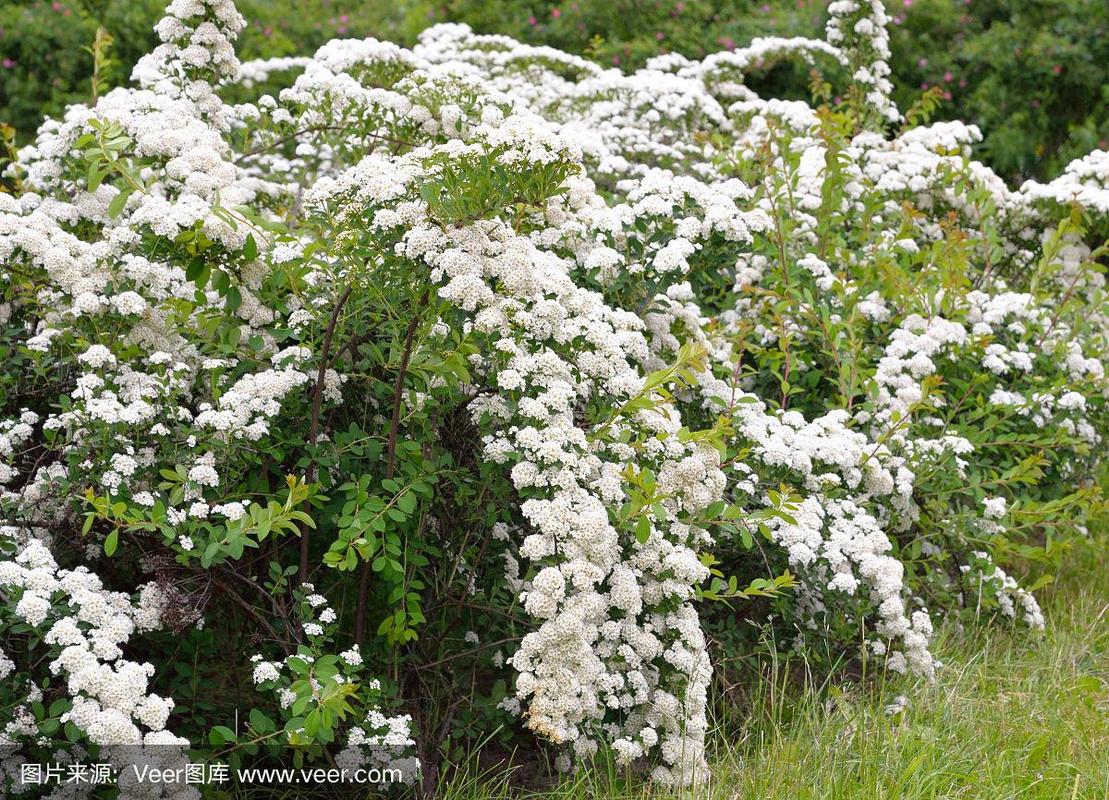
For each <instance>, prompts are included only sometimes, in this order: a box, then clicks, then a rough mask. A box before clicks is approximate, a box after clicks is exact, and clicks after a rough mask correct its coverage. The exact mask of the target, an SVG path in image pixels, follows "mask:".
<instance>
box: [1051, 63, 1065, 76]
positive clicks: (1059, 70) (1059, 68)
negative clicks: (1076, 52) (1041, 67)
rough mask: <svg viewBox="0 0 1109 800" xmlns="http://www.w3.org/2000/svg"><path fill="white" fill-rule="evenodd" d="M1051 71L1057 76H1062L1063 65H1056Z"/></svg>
mask: <svg viewBox="0 0 1109 800" xmlns="http://www.w3.org/2000/svg"><path fill="white" fill-rule="evenodd" d="M1051 71H1052V72H1054V73H1055V74H1056V75H1061V74H1062V72H1063V65H1062V64H1056V65H1055V66H1054V67H1052V68H1051Z"/></svg>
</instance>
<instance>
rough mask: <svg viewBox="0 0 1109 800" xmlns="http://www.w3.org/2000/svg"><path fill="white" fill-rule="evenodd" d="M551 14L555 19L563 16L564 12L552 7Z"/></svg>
mask: <svg viewBox="0 0 1109 800" xmlns="http://www.w3.org/2000/svg"><path fill="white" fill-rule="evenodd" d="M551 16H552V17H553V18H554V19H558V18H559V17H561V16H562V12H561V11H559V10H558V9H557V8H552V9H551Z"/></svg>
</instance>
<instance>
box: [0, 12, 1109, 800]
mask: <svg viewBox="0 0 1109 800" xmlns="http://www.w3.org/2000/svg"><path fill="white" fill-rule="evenodd" d="M829 12H830V14H831V21H830V23H829V26H828V36H827V41H821V42H817V41H810V40H766V39H763V40H756V41H755V42H753V43H752V44H751V45H750V47H748V48H741V49H738V50H735V51H733V52H727V53H722V54H718V55H715V56H711V57H709V58H706V59H705V60H704V61H702V62H695V61H689V60H687V59H685V58H683V57H680V56H677V55H667V56H663V57H660V58H657V59H653V60H651V61H650V62H649V63H648V64H647V66H646V67H645V68H644V69H642V70H640V71H638V72H635V73H633V74H630V75H625V74H622V73H620V72H618V71H616V70H604V69H601V68H600V67H598V66H597V65H596V64H595V63H593V62H591V61H587V60H584V59H581V58H579V57H576V56H572V55H568V54H565V53H562V52H559V51H557V50H553V49H550V48H544V47H530V46H525V45H521V44H519V43H517V42H515V41H513V40H511V39H508V38H505V37H498V36H476V35H474V34H473V33H472V32H471V31H470V30H469V29H468V28H466V27H464V26H458V25H441V26H436V27H433V28H431V29H429V30H428V31H426V32H425V33H424V34H423V35H422V36H421V39H420V42H419V44H418V45H417V46H416V47H414V48H413V49H411V50H406V49H402V48H400V47H397V46H395V45H392V44H388V43H384V42H379V41H376V40H373V39H366V40H335V41H332V42H330V43H328V44H326V45H324V46H323V47H321V48H320V49H319V50H318V51H317V52H316V53H315V55H314V56H312V57H311V58H298V59H281V60H276V61H266V62H254V63H249V64H240V63H239V61H238V59H237V58H236V55H235V51H234V44H233V43H234V40H235V38H236V36H237V35H238V34H239V32H240V31H241V29H242V27H243V24H244V21H243V18H242V17H241V16H240V15H239V13H238V12H237V11H236V9H235V6H234V5H233V4H232V3H231V2H230V0H173V2H172V3H171V4H170V5H169V7H168V9H167V10H166V14H165V16H164V17H163V18H162V20H161V21H160V22H159V23H158V25H157V28H156V31H157V35H158V37H159V39H160V41H161V44H160V45H159V46H158V47H157V48H155V49H154V50H153V51H152V52H151V53H150V54H149V55H147V56H145V57H144V58H143V59H142V60H141V61H140V62H139V64H138V65H137V67H136V68H135V72H134V76H133V79H134V83H135V86H134V87H133V88H119V89H115V90H112V91H110V92H108V93H107V94H105V95H104V96H103V97H101V98H100V99H99V101H98V102H97V103H96V104H95V105H94V106H92V107H89V106H83V105H77V106H72V107H70V108H69V109H68V111H67V112H66V114H65V116H64V117H63V118H62V119H58V120H49V121H47V122H46V123H44V124H43V126H42V127H41V128H40V130H39V133H38V136H37V138H36V141H35V143H34V145H32V146H29V147H26V148H24V149H22V150H21V151H20V152H19V154H18V157H17V159H16V161H15V162H14V163H13V164H11V165H10V166H9V168H8V169H7V172H6V178H7V180H9V181H10V182H11V183H12V184H13V185H15V186H16V187H17V193H16V194H14V195H6V194H0V258H2V259H3V264H4V271H3V273H2V276H3V277H2V280H3V283H2V284H0V289H2V291H3V298H2V300H3V302H2V304H0V324H2V325H3V334H4V335H3V342H4V344H3V346H2V349H0V354H2V356H3V359H4V365H5V369H4V371H3V373H2V377H0V381H2V383H0V387H2V392H0V396H2V397H3V401H2V402H3V409H2V410H3V418H2V419H3V421H0V454H2V455H3V462H2V466H0V487H2V489H0V511H2V513H0V534H2V538H0V547H2V548H3V552H4V558H5V559H6V560H5V561H4V563H3V564H2V565H0V600H2V603H3V609H4V613H3V615H2V616H0V637H2V641H3V654H4V655H3V658H2V660H0V667H2V671H3V677H4V688H3V690H2V691H3V695H2V697H3V707H4V708H5V709H7V711H6V712H5V713H6V714H7V719H6V720H5V722H4V724H5V728H4V737H5V739H6V740H7V741H8V742H9V743H15V744H26V745H27V746H28V747H31V748H33V747H39V748H49V747H51V746H52V745H53V744H54V743H55V742H56V741H61V740H62V739H63V738H64V739H68V740H69V741H71V742H78V743H81V744H82V745H83V746H87V747H89V748H112V747H118V746H122V745H132V746H141V745H149V744H172V745H175V746H176V747H177V748H179V749H178V750H177V751H176V752H177V753H178V756H179V757H180V748H185V747H186V746H189V745H190V743H191V745H192V746H193V747H194V748H196V747H199V746H200V744H201V743H207V745H210V747H208V749H207V751H206V753H207V755H208V756H210V757H212V758H230V759H232V760H241V759H245V758H256V757H257V758H260V757H263V756H265V755H266V754H267V753H268V752H269V751H270V750H272V749H273V748H274V747H276V746H277V745H280V746H282V747H284V748H291V749H292V751H293V752H294V753H295V757H296V758H297V759H315V758H328V759H333V760H334V761H335V762H336V763H342V764H344V765H365V764H372V765H375V766H391V767H394V768H396V769H398V770H400V772H401V773H402V774H403V776H404V777H405V779H407V780H413V779H415V778H417V776H420V777H421V778H422V780H423V781H424V784H425V787H428V786H430V787H433V786H434V781H435V779H436V775H437V770H438V764H439V761H440V760H441V758H442V756H444V755H448V756H449V755H450V750H449V747H448V746H441V744H440V743H441V742H443V741H448V742H449V741H450V740H451V735H453V734H454V732H456V731H459V730H465V729H467V728H469V729H473V728H474V726H477V727H478V728H479V729H483V730H494V729H496V728H497V727H498V726H500V725H502V724H503V723H510V722H511V721H513V720H518V721H519V722H520V724H521V726H522V728H526V729H528V730H530V732H532V733H533V734H534V735H535V736H536V737H538V738H539V739H540V740H541V741H544V742H549V743H551V746H552V747H554V748H555V749H556V751H557V755H558V758H559V762H560V763H561V764H563V765H565V764H568V763H569V760H570V759H571V758H574V757H577V758H584V757H589V756H590V755H592V754H594V753H595V752H597V751H598V748H600V747H605V748H610V749H611V751H612V752H613V753H614V755H615V756H616V758H617V759H618V760H619V761H621V762H636V763H641V764H649V765H650V770H651V775H652V776H653V778H654V779H656V780H658V781H659V782H662V783H667V784H671V783H673V784H687V783H689V782H691V781H693V780H695V779H697V778H698V776H700V777H702V778H703V777H704V770H705V762H704V743H705V735H706V730H707V719H706V707H707V704H708V702H709V699H708V691H709V688H710V681H711V675H712V670H713V661H714V659H717V658H718V657H720V656H721V655H729V654H732V651H733V650H735V649H736V648H744V647H751V646H752V643H751V642H750V641H745V640H744V637H743V636H742V632H741V631H739V630H738V629H737V628H738V626H737V625H736V624H735V617H734V615H733V613H732V611H731V608H732V607H733V604H735V603H740V602H743V603H747V602H748V601H750V604H751V605H752V606H753V607H756V608H759V609H761V610H762V612H763V616H765V615H766V612H768V611H770V612H773V613H772V623H771V624H774V625H777V626H779V627H780V628H781V630H782V631H785V632H788V633H789V637H790V639H791V641H792V642H793V644H792V645H791V646H794V647H797V648H801V649H806V648H808V647H809V646H810V645H811V646H812V647H813V649H814V650H815V649H817V644H819V648H820V649H821V650H825V651H827V650H835V651H838V652H842V653H846V654H848V655H850V656H852V657H859V658H865V659H870V660H872V661H877V662H878V663H879V664H881V665H882V666H884V668H888V669H890V670H894V671H897V672H911V673H913V674H916V675H918V676H920V678H921V679H922V680H932V679H937V678H938V679H941V680H942V671H940V670H938V668H939V665H938V664H937V663H936V661H935V659H934V658H933V656H932V653H931V650H930V646H929V640H930V637H931V634H932V627H933V622H934V619H935V618H936V617H937V616H940V615H948V614H950V615H959V614H960V613H961V609H969V610H970V612H971V614H972V615H973V616H975V617H982V616H986V617H989V616H992V615H993V613H994V612H996V614H997V615H998V616H999V617H1000V618H1002V619H1004V618H1011V619H1013V620H1015V621H1016V622H1018V623H1019V624H1022V625H1027V626H1029V627H1032V628H1037V627H1042V626H1043V625H1044V619H1043V616H1042V614H1041V613H1040V611H1039V608H1038V606H1037V605H1036V601H1035V598H1034V594H1033V589H1034V587H1029V586H1022V585H1021V584H1020V581H1019V580H1018V578H1017V577H1015V575H1019V574H1020V573H1019V572H1016V571H1014V569H1013V567H1014V565H1016V566H1018V567H1019V566H1020V564H1021V563H1023V562H1026V561H1027V560H1029V559H1036V558H1038V559H1044V560H1048V559H1050V557H1051V556H1052V555H1054V554H1055V553H1056V552H1057V551H1058V550H1059V549H1060V548H1063V547H1065V546H1067V544H1068V543H1069V542H1072V541H1075V540H1079V539H1082V538H1083V537H1086V536H1087V535H1088V528H1089V526H1090V525H1091V524H1092V523H1093V522H1095V521H1096V519H1097V517H1098V515H1099V514H1101V513H1102V512H1103V510H1104V501H1103V497H1102V490H1101V485H1100V484H1099V482H1098V481H1099V477H1100V476H1102V475H1103V474H1104V472H1103V465H1102V463H1101V461H1100V459H1099V456H1100V453H1101V451H1102V449H1103V436H1104V433H1105V430H1106V398H1107V385H1106V381H1105V374H1104V358H1105V352H1106V335H1107V332H1109V320H1107V318H1106V316H1105V305H1104V304H1105V286H1104V284H1105V281H1104V275H1103V273H1104V258H1103V256H1104V253H1105V249H1104V248H1103V247H1096V246H1091V242H1092V239H1093V232H1094V231H1096V230H1103V229H1104V224H1105V221H1106V217H1107V215H1109V153H1106V152H1105V151H1097V152H1095V153H1093V154H1091V155H1090V156H1088V157H1087V158H1086V159H1084V160H1082V161H1080V162H1076V163H1075V164H1072V165H1071V167H1069V168H1068V170H1067V172H1066V173H1065V174H1064V175H1063V177H1061V178H1059V179H1058V180H1056V181H1053V182H1052V183H1049V184H1039V183H1034V182H1031V183H1028V184H1026V185H1025V186H1023V187H1022V188H1021V189H1020V190H1018V191H1012V190H1010V189H1009V188H1007V187H1006V186H1005V184H1004V183H1003V182H1001V181H1000V180H999V179H998V178H997V177H996V176H995V175H994V174H993V173H992V172H991V171H990V170H989V169H988V168H986V167H984V166H982V165H981V164H979V163H977V162H974V161H972V160H970V158H969V148H970V146H971V145H972V144H973V143H974V142H975V141H976V140H977V139H978V138H979V136H980V134H979V132H978V131H977V129H976V128H974V127H970V126H965V125H963V124H961V123H950V122H949V123H941V124H936V125H932V126H923V125H921V124H919V123H920V122H921V120H922V117H923V116H924V115H925V111H926V109H923V108H915V107H914V108H912V109H908V110H907V111H906V112H905V113H904V114H903V113H902V111H900V110H899V109H898V107H897V106H896V105H895V104H894V102H893V101H892V99H891V96H890V92H891V85H890V82H889V79H888V74H889V69H888V66H887V65H886V60H887V58H888V55H889V50H888V37H887V34H886V30H887V23H888V20H887V18H886V14H885V11H884V9H883V6H882V4H881V3H880V2H871V1H869V0H866V1H864V0H839V2H835V3H833V4H831V5H830V6H829ZM769 52H773V53H775V54H776V55H777V56H781V57H795V58H799V59H802V60H806V61H811V62H812V63H819V62H820V61H821V60H822V59H824V60H828V61H830V62H831V63H835V64H839V65H842V66H843V67H845V68H846V69H847V71H848V73H849V74H850V75H851V82H850V85H848V86H844V87H841V88H840V87H837V91H840V92H841V96H842V98H843V99H842V101H841V102H839V103H832V102H831V99H830V98H831V96H832V89H831V87H829V86H826V85H824V84H822V83H821V82H820V81H819V80H817V81H815V82H814V87H813V88H814V93H815V98H816V99H815V103H814V104H813V105H809V104H806V103H802V102H799V101H783V100H777V99H768V98H764V97H761V96H759V95H758V94H756V93H755V92H754V91H753V90H752V89H750V88H749V87H748V86H746V85H745V83H744V77H745V74H746V71H747V69H748V68H749V67H750V65H751V64H752V63H754V62H755V61H756V60H757V57H758V56H759V55H760V54H765V53H769ZM276 71H286V72H290V73H291V76H290V84H291V85H290V86H289V88H287V89H285V90H282V91H281V92H280V93H279V94H278V95H277V96H274V95H270V94H261V95H260V96H257V97H255V98H254V99H253V100H252V101H250V102H242V103H237V104H232V103H230V102H228V101H227V100H225V99H224V97H225V95H228V94H229V93H231V92H233V93H234V96H235V97H240V96H241V95H243V94H244V93H249V91H250V89H251V87H252V86H256V85H259V84H261V83H264V81H265V80H266V79H267V77H268V76H269V75H271V74H273V73H275V72H276ZM292 76H295V77H292ZM1099 226H1100V227H1099ZM1010 572H1012V573H1013V574H1010ZM706 628H707V629H709V630H712V631H720V630H724V631H725V632H726V633H727V635H724V636H713V640H714V642H715V645H711V646H710V644H709V641H708V639H707V638H706V635H705V630H706ZM818 638H819V639H820V641H819V643H817V642H816V641H815V640H816V639H818ZM171 643H172V644H171ZM229 676H237V677H229ZM240 679H241V680H240ZM201 686H202V687H204V688H203V690H201V689H199V688H198V687H201ZM152 690H157V693H155V692H154V691H152ZM202 693H203V694H205V695H208V696H207V697H204V698H201V697H200V696H199V695H201V694H202ZM213 696H216V697H220V698H222V700H223V703H224V704H225V706H224V707H242V708H244V709H249V714H248V715H245V716H246V717H248V721H247V722H245V723H244V725H245V727H234V728H233V727H231V726H230V725H229V724H228V719H227V717H220V716H219V712H218V710H215V709H218V706H215V707H213V706H207V707H208V708H212V709H213V710H211V711H204V709H205V708H206V706H205V705H204V703H205V702H210V699H211V697H213ZM198 709H199V710H198ZM213 723H218V724H213ZM506 728H507V729H510V728H511V726H510V725H509V726H506ZM502 735H508V736H511V735H512V734H502ZM332 750H335V751H336V752H335V753H334V755H333V754H332ZM22 757H23V756H22V755H17V756H12V757H11V758H10V759H9V760H8V761H7V762H5V765H4V769H5V775H7V776H8V780H14V777H13V776H15V775H17V774H18V767H17V764H18V759H19V758H22ZM167 758H168V756H167ZM180 789H181V791H179V792H178V793H180V794H181V795H182V796H185V795H187V794H188V793H189V792H188V789H187V788H186V787H180ZM151 791H154V790H151Z"/></svg>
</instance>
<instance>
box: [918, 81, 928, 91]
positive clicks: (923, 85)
mask: <svg viewBox="0 0 1109 800" xmlns="http://www.w3.org/2000/svg"><path fill="white" fill-rule="evenodd" d="M920 89H921V91H928V81H925V82H924V83H922V84H920Z"/></svg>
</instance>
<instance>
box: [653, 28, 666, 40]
mask: <svg viewBox="0 0 1109 800" xmlns="http://www.w3.org/2000/svg"><path fill="white" fill-rule="evenodd" d="M665 38H666V34H664V33H663V32H662V31H659V32H658V33H656V34H655V39H657V40H658V41H660V42H661V41H662V40H663V39H665Z"/></svg>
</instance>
